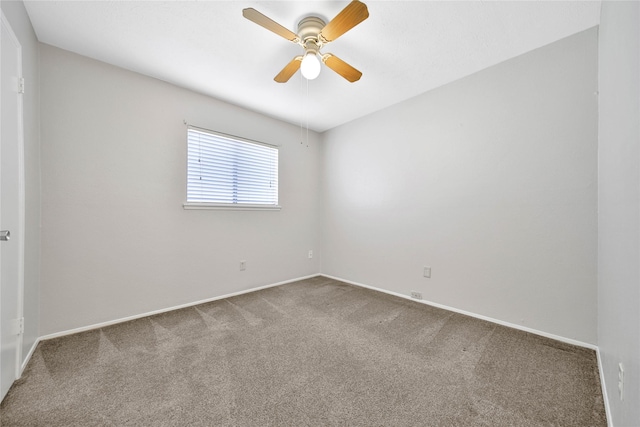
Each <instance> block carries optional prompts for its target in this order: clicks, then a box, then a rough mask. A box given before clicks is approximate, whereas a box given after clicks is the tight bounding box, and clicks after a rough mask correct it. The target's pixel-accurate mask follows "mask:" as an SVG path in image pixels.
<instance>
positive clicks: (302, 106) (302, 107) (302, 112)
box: [300, 73, 306, 145]
mask: <svg viewBox="0 0 640 427" xmlns="http://www.w3.org/2000/svg"><path fill="white" fill-rule="evenodd" d="M302 84H303V83H302V73H300V145H302V120H303V119H304V118H303V114H304V109H305V108H306V107H305V103H304V96H303V95H302V87H303V86H302Z"/></svg>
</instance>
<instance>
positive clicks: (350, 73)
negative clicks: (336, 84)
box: [322, 53, 362, 83]
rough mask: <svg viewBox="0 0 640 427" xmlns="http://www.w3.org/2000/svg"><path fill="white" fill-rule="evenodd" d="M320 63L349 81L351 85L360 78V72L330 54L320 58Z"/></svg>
mask: <svg viewBox="0 0 640 427" xmlns="http://www.w3.org/2000/svg"><path fill="white" fill-rule="evenodd" d="M322 62H324V63H325V65H326V66H327V67H329V68H331V69H332V70H333V71H335V72H336V73H338V74H340V75H341V76H342V77H344V78H345V79H347V80H349V81H350V82H351V83H353V82H357V81H358V80H360V77H362V73H361V72H360V71H358V70H356V69H355V68H353V67H352V66H351V65H349V64H347V63H346V62H344V61H343V60H342V59H340V58H338V57H337V56H335V55H332V54H330V53H327V54H326V55H323V56H322Z"/></svg>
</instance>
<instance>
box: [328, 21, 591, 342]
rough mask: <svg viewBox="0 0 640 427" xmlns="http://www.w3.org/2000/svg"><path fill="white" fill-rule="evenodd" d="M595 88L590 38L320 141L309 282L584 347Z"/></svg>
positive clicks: (519, 60) (507, 66)
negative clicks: (418, 297)
mask: <svg viewBox="0 0 640 427" xmlns="http://www.w3.org/2000/svg"><path fill="white" fill-rule="evenodd" d="M420 72H422V73H428V72H429V70H421V71H420ZM596 91H597V30H596V29H595V28H594V29H590V30H587V31H585V32H582V33H579V34H577V35H574V36H572V37H569V38H567V39H564V40H561V41H559V42H556V43H553V44H551V45H549V46H546V47H543V48H540V49H537V50H535V51H532V52H530V53H527V54H525V55H523V56H520V57H518V58H515V59H512V60H509V61H507V62H504V63H502V64H499V65H497V66H494V67H491V68H489V69H486V70H484V71H482V72H479V73H477V74H474V75H471V76H469V77H466V78H464V79H461V80H459V81H456V82H454V83H452V84H449V85H447V86H444V87H442V88H439V89H436V90H434V91H431V92H428V93H425V94H423V95H420V96H418V97H416V98H413V99H411V100H408V101H405V102H402V103H400V104H398V105H395V106H392V107H390V108H387V109H385V110H382V111H380V112H377V113H374V114H372V115H370V116H367V117H364V118H362V119H358V120H356V121H353V122H351V123H348V124H345V125H343V126H340V127H338V128H335V129H333V130H330V131H328V132H326V133H325V134H323V165H322V172H321V176H322V179H323V181H322V183H323V198H322V205H323V217H322V218H323V228H322V235H323V260H322V272H323V273H324V274H328V275H332V276H336V277H340V278H343V279H346V280H350V281H353V282H358V283H362V284H366V285H370V286H374V287H378V288H382V289H385V290H389V291H394V292H399V293H402V294H409V293H410V291H412V290H415V291H420V292H422V294H423V297H424V299H426V300H429V301H432V302H436V303H440V304H444V305H447V306H451V307H454V308H457V309H461V310H466V311H469V312H473V313H476V314H480V315H484V316H488V317H491V318H495V319H498V320H501V321H505V322H511V323H514V324H519V325H523V326H525V327H529V328H534V329H537V330H540V331H543V332H546V333H550V334H555V335H559V336H562V337H565V338H570V339H574V340H578V341H582V342H586V343H591V344H595V343H596V311H597V307H596V249H597V217H596V214H597V212H596V204H597V194H596V186H597V159H596V155H597V139H596V138H597V99H596V94H595V93H596ZM425 265H428V266H431V267H432V278H431V279H425V278H423V277H422V272H423V266H425Z"/></svg>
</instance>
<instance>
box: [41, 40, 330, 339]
mask: <svg viewBox="0 0 640 427" xmlns="http://www.w3.org/2000/svg"><path fill="white" fill-rule="evenodd" d="M40 51H41V56H40V61H41V76H42V80H41V86H42V92H41V103H42V106H41V107H42V111H43V114H42V179H43V190H42V191H43V202H42V203H43V205H42V221H43V229H42V313H41V316H42V317H41V319H42V323H41V324H42V330H41V332H42V335H47V334H51V333H56V332H60V331H66V330H69V329H72V328H78V327H84V326H88V325H92V324H96V323H99V322H105V321H111V320H114V319H119V318H123V317H126V316H132V315H137V314H142V313H146V312H149V311H152V310H157V309H163V308H167V307H173V306H176V305H179V304H183V303H189V302H193V301H198V300H202V299H206V298H211V297H215V296H220V295H225V294H228V293H232V292H237V291H241V290H245V289H250V288H253V287H257V286H262V285H267V284H272V283H276V282H280V281H284V280H289V279H294V278H297V277H302V276H306V275H311V274H315V273H317V272H318V271H319V262H318V261H319V255H320V248H319V237H318V229H319V226H318V224H319V219H318V215H319V213H318V212H319V206H318V200H319V197H318V194H319V189H318V187H319V178H318V177H319V142H318V139H319V138H318V135H317V134H315V133H313V132H310V133H309V134H310V137H311V141H310V143H309V145H308V146H307V144H306V142H305V143H304V144H301V143H300V128H299V127H297V126H293V125H289V124H285V123H283V122H279V121H277V120H274V119H271V118H268V117H265V116H263V115H260V114H256V113H253V112H250V111H247V110H243V109H241V108H238V107H235V106H232V105H230V104H226V103H224V102H221V101H217V100H215V99H212V98H210V97H206V96H202V95H199V94H196V93H193V92H190V91H187V90H184V89H181V88H178V87H175V86H172V85H169V84H166V83H164V82H161V81H158V80H155V79H152V78H149V77H145V76H142V75H139V74H135V73H132V72H129V71H126V70H123V69H119V68H116V67H113V66H110V65H107V64H104V63H101V62H97V61H94V60H91V59H88V58H86V57H82V56H79V55H76V54H73V53H70V52H66V51H63V50H60V49H57V48H54V47H51V46H47V45H41V48H40ZM183 120H186V121H187V122H188V123H190V124H193V125H196V126H199V127H204V128H209V129H214V130H217V131H221V132H224V133H228V134H233V135H238V136H242V137H245V138H250V139H255V140H259V141H263V142H266V143H270V144H278V145H281V150H280V204H281V205H282V210H281V211H275V212H274V211H260V212H258V211H220V210H218V211H213V210H207V211H194V210H184V209H183V207H182V203H183V202H184V201H185V188H186V126H185V125H184V123H183ZM309 249H313V250H314V251H315V252H316V254H317V255H318V256H317V257H314V258H313V259H308V258H307V253H308V250H309ZM240 260H246V261H247V269H246V271H242V272H241V271H239V261H240Z"/></svg>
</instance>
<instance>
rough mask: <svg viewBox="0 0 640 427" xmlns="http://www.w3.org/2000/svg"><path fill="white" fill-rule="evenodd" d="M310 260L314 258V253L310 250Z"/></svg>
mask: <svg viewBox="0 0 640 427" xmlns="http://www.w3.org/2000/svg"><path fill="white" fill-rule="evenodd" d="M309 258H313V251H312V250H311V249H309Z"/></svg>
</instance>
